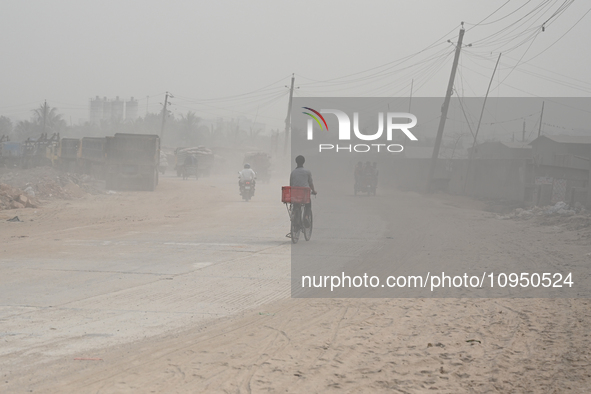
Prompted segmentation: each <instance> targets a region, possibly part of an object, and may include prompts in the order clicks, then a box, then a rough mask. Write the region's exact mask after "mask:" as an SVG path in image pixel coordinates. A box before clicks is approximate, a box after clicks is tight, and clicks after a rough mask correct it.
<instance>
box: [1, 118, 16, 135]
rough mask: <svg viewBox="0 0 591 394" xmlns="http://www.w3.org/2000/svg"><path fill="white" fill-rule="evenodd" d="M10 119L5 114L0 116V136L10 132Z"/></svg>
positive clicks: (11, 127)
mask: <svg viewBox="0 0 591 394" xmlns="http://www.w3.org/2000/svg"><path fill="white" fill-rule="evenodd" d="M12 129H13V126H12V121H11V120H10V119H9V118H7V117H6V116H0V137H1V136H3V135H10V134H12Z"/></svg>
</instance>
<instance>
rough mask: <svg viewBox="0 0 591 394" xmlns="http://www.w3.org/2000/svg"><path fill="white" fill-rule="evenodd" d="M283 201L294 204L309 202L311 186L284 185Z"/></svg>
mask: <svg viewBox="0 0 591 394" xmlns="http://www.w3.org/2000/svg"><path fill="white" fill-rule="evenodd" d="M281 202H286V203H292V204H309V203H310V188H309V187H291V186H283V187H281Z"/></svg>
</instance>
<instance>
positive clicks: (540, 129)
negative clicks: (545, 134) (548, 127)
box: [538, 101, 544, 137]
mask: <svg viewBox="0 0 591 394" xmlns="http://www.w3.org/2000/svg"><path fill="white" fill-rule="evenodd" d="M543 118H544V102H543V101H542V113H541V114H540V125H539V126H538V137H539V136H540V134H541V133H542V119H543Z"/></svg>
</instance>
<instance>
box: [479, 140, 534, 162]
mask: <svg viewBox="0 0 591 394" xmlns="http://www.w3.org/2000/svg"><path fill="white" fill-rule="evenodd" d="M473 149H474V151H473V154H472V158H473V159H529V158H531V155H532V147H531V145H528V144H527V143H525V142H501V141H485V142H482V143H480V144H476V146H474V148H473ZM470 151H472V148H468V155H469V154H470ZM469 157H470V155H469Z"/></svg>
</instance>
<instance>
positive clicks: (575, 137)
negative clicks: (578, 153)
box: [530, 135, 591, 145]
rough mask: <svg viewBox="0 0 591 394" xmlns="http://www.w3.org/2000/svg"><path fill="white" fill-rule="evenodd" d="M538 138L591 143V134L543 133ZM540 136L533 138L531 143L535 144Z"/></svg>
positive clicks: (559, 141)
mask: <svg viewBox="0 0 591 394" xmlns="http://www.w3.org/2000/svg"><path fill="white" fill-rule="evenodd" d="M538 138H548V139H550V140H552V141H554V142H558V143H560V144H590V145H591V136H578V135H542V136H540V137H538ZM538 138H536V139H535V140H533V141H532V142H531V143H530V144H533V143H534V142H535V141H536V140H537V139H538Z"/></svg>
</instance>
